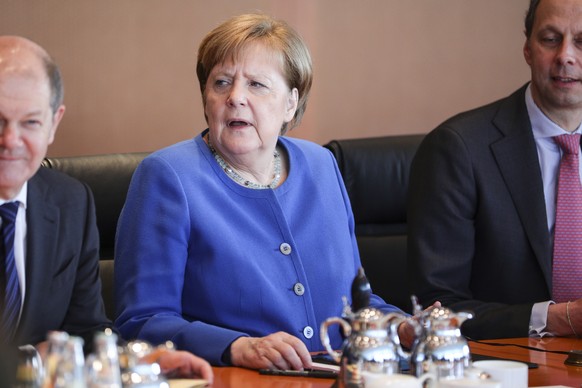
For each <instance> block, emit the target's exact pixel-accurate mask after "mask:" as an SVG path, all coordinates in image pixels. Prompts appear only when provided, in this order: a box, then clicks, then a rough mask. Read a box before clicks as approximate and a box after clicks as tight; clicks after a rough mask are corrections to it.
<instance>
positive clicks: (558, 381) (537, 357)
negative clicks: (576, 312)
mask: <svg viewBox="0 0 582 388" xmlns="http://www.w3.org/2000/svg"><path fill="white" fill-rule="evenodd" d="M469 346H470V348H471V352H472V353H475V354H478V355H483V356H493V357H498V358H504V359H510V360H516V361H524V362H530V363H535V364H537V365H538V366H537V368H532V369H530V370H529V386H530V387H540V386H556V385H561V386H567V387H575V388H582V367H577V366H569V365H565V364H564V361H565V360H566V358H567V355H565V354H558V353H551V352H552V351H565V352H568V351H570V350H581V351H582V339H576V338H541V339H540V338H511V339H503V340H488V341H479V342H474V341H470V342H469ZM525 347H529V348H532V349H528V348H525ZM534 349H537V350H534ZM213 370H214V384H213V385H212V387H213V388H222V387H242V388H251V387H252V388H287V387H289V388H329V387H331V386H332V385H333V383H334V380H332V379H321V378H308V377H284V376H265V375H260V374H259V373H258V372H257V371H253V370H248V369H243V368H235V367H214V368H213Z"/></svg>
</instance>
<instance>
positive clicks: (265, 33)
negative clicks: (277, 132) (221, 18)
mask: <svg viewBox="0 0 582 388" xmlns="http://www.w3.org/2000/svg"><path fill="white" fill-rule="evenodd" d="M256 42H260V43H262V44H264V45H265V46H266V47H268V48H271V49H272V50H273V52H275V53H278V54H280V55H281V58H282V63H283V73H284V76H285V78H286V80H287V85H288V86H289V88H290V89H293V88H297V91H298V92H299V93H298V94H299V101H298V104H297V111H296V112H295V116H294V117H293V118H292V119H291V121H290V122H289V123H285V124H284V125H283V127H282V128H281V134H282V135H283V134H285V132H287V131H288V130H290V129H292V128H294V127H296V126H297V125H299V123H300V122H301V118H302V117H303V114H304V113H305V108H306V106H307V99H308V97H309V91H310V89H311V84H312V82H313V69H312V63H311V55H310V54H309V50H308V49H307V46H306V45H305V43H304V42H303V40H302V39H301V37H300V36H299V34H298V33H297V32H296V31H295V30H293V29H292V28H291V27H290V26H289V25H288V24H287V23H285V22H284V21H281V20H276V19H273V18H272V17H270V16H267V15H263V14H245V15H239V16H235V17H233V18H231V19H229V20H227V21H225V22H224V23H222V24H221V25H219V26H218V27H216V28H215V29H214V30H212V31H210V32H209V33H208V34H207V35H206V37H204V39H203V40H202V43H200V47H199V48H198V62H197V64H196V74H197V75H198V81H199V82H200V91H201V92H202V101H203V103H204V105H206V98H205V89H206V82H207V81H208V76H209V75H210V72H211V71H212V69H213V68H214V66H216V65H217V64H220V63H224V62H225V61H227V60H234V59H236V57H237V55H238V54H239V53H240V52H241V51H242V50H243V49H244V48H245V47H246V46H247V45H249V44H250V43H256Z"/></svg>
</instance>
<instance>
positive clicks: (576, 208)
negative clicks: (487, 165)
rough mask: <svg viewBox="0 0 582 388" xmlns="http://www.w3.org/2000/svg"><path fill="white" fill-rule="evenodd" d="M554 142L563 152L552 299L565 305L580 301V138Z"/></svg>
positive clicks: (557, 137)
mask: <svg viewBox="0 0 582 388" xmlns="http://www.w3.org/2000/svg"><path fill="white" fill-rule="evenodd" d="M554 141H555V142H556V143H557V144H558V145H559V146H560V148H561V149H562V151H563V155H562V161H561V162H560V174H559V177H558V196H557V203H556V225H555V228H554V260H553V269H552V299H553V300H554V301H556V302H567V301H570V300H575V299H578V298H581V297H582V185H581V184H580V172H579V166H580V165H579V160H578V153H579V151H580V135H579V134H574V135H560V136H556V137H554Z"/></svg>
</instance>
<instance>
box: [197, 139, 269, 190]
mask: <svg viewBox="0 0 582 388" xmlns="http://www.w3.org/2000/svg"><path fill="white" fill-rule="evenodd" d="M208 148H210V151H211V152H212V155H213V156H214V159H216V161H217V162H218V164H219V165H220V167H221V168H222V169H223V170H224V172H225V173H226V175H227V176H228V177H229V178H230V179H232V180H233V181H235V182H236V183H238V184H239V185H241V186H244V187H247V188H249V189H255V190H261V189H274V188H276V187H277V186H278V185H279V181H280V180H281V156H280V155H279V151H277V150H275V152H273V157H274V158H275V159H274V162H273V164H274V171H273V180H272V181H271V183H269V184H268V185H263V184H260V183H256V182H253V181H250V180H248V179H245V178H243V177H242V176H240V175H239V174H238V173H237V172H236V171H235V170H234V168H232V167H231V166H230V165H229V164H228V163H226V161H225V160H224V159H223V158H222V156H220V155H219V154H218V152H216V150H215V149H214V147H213V146H212V143H211V142H210V134H209V135H208Z"/></svg>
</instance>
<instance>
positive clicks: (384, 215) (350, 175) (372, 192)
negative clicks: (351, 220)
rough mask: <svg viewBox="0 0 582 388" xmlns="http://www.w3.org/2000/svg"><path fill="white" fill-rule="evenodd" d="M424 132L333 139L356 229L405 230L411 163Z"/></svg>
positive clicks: (328, 145)
mask: <svg viewBox="0 0 582 388" xmlns="http://www.w3.org/2000/svg"><path fill="white" fill-rule="evenodd" d="M424 136H425V135H403V136H384V137H374V138H362V139H348V140H333V141H331V142H330V143H328V144H326V145H325V147H327V148H328V149H330V150H331V152H332V153H333V154H334V156H335V158H336V160H337V163H338V166H339V169H340V172H341V174H342V177H343V179H344V182H345V185H346V189H347V191H348V195H349V197H350V201H351V204H352V209H353V212H354V217H355V220H356V228H360V232H364V231H363V230H362V228H365V227H366V225H373V227H374V229H375V230H376V231H378V232H379V233H381V234H403V233H405V232H406V230H405V229H406V196H407V192H408V176H409V172H410V164H411V163H412V158H413V157H414V154H415V153H416V150H417V148H418V146H419V145H420V142H421V141H422V139H423V138H424Z"/></svg>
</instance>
